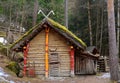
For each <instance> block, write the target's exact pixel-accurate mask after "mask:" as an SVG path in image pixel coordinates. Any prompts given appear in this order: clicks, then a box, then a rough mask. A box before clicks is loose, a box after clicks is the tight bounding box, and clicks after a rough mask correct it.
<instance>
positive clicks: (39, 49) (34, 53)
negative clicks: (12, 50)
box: [27, 30, 45, 76]
mask: <svg viewBox="0 0 120 83" xmlns="http://www.w3.org/2000/svg"><path fill="white" fill-rule="evenodd" d="M44 60H45V30H43V31H41V32H40V33H39V34H38V35H37V36H36V37H34V38H33V39H32V40H31V41H30V47H29V52H28V58H27V63H28V68H29V67H31V66H33V67H34V68H35V75H36V76H44V75H45V61H44Z"/></svg>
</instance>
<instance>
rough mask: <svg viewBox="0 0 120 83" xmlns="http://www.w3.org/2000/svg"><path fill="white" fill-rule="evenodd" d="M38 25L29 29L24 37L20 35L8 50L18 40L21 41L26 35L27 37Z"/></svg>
mask: <svg viewBox="0 0 120 83" xmlns="http://www.w3.org/2000/svg"><path fill="white" fill-rule="evenodd" d="M39 25H40V24H37V25H36V26H34V27H33V28H31V29H30V30H29V31H27V32H26V33H25V34H24V35H22V36H21V37H20V38H19V39H18V40H16V41H15V42H14V43H13V44H12V45H11V46H10V48H12V47H13V46H14V45H15V44H17V43H18V42H19V41H20V40H22V39H23V38H25V37H26V36H27V35H29V34H30V33H31V32H32V31H33V30H34V29H35V28H37V27H38V26H39Z"/></svg>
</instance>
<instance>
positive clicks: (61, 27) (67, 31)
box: [48, 19, 86, 47]
mask: <svg viewBox="0 0 120 83" xmlns="http://www.w3.org/2000/svg"><path fill="white" fill-rule="evenodd" d="M48 21H49V22H51V24H53V25H54V26H56V27H57V28H60V29H62V30H64V31H65V32H66V33H68V34H70V35H71V36H73V37H74V38H75V39H76V40H77V41H79V42H80V43H81V44H82V45H83V46H85V47H86V44H85V43H84V42H83V41H82V40H81V39H80V38H78V37H77V36H76V35H74V34H73V33H72V32H71V31H70V30H68V29H67V28H66V27H65V26H62V25H60V24H59V23H57V22H55V21H53V20H52V19H48Z"/></svg>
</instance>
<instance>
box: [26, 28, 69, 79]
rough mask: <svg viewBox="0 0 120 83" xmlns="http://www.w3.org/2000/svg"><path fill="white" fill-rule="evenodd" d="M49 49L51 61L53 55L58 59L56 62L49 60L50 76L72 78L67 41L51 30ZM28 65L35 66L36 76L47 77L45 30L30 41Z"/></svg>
mask: <svg viewBox="0 0 120 83" xmlns="http://www.w3.org/2000/svg"><path fill="white" fill-rule="evenodd" d="M48 48H49V59H50V58H51V56H50V55H51V54H57V57H58V59H56V60H57V61H56V62H51V61H50V60H49V76H70V55H69V51H70V49H69V45H68V44H67V41H66V39H64V38H63V37H62V36H61V35H59V34H58V33H57V32H55V31H54V30H52V29H50V32H49V44H48ZM52 57H54V58H56V57H55V56H52ZM27 64H28V67H29V66H34V68H35V74H36V76H40V77H41V76H45V30H43V31H41V32H40V33H39V34H38V35H37V36H36V37H34V38H33V39H32V40H31V41H30V47H29V52H28V58H27ZM53 72H54V73H53Z"/></svg>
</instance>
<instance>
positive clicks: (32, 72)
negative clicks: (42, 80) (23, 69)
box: [28, 67, 35, 77]
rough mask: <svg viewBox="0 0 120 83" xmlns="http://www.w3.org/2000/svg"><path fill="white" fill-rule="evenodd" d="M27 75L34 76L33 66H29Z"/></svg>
mask: <svg viewBox="0 0 120 83" xmlns="http://www.w3.org/2000/svg"><path fill="white" fill-rule="evenodd" d="M28 76H29V77H35V69H34V68H32V67H31V68H29V70H28Z"/></svg>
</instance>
